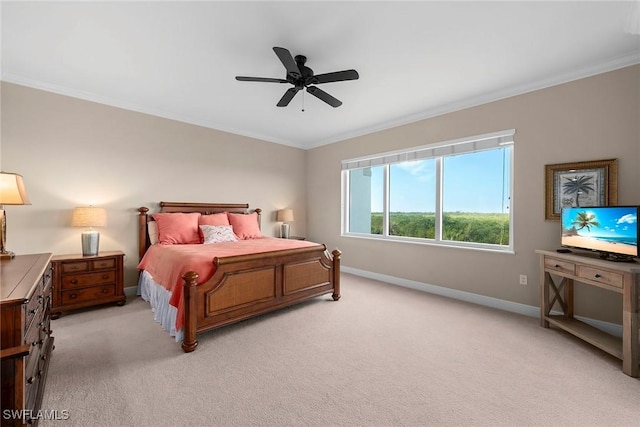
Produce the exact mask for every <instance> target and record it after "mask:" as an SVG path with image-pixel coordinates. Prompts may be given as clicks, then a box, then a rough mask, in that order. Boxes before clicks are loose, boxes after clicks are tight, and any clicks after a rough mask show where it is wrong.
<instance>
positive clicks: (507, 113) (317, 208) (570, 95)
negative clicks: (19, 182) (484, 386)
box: [0, 66, 640, 323]
mask: <svg viewBox="0 0 640 427" xmlns="http://www.w3.org/2000/svg"><path fill="white" fill-rule="evenodd" d="M638 82H640V66H634V67H629V68H625V69H622V70H618V71H614V72H610V73H606V74H602V75H599V76H595V77H591V78H587V79H582V80H579V81H575V82H571V83H567V84H564V85H561V86H556V87H553V88H549V89H544V90H540V91H536V92H532V93H528V94H525V95H521V96H517V97H513V98H509V99H505V100H502V101H497V102H493V103H490V104H485V105H482V106H478V107H474V108H470V109H467V110H463V111H458V112H455V113H451V114H446V115H443V116H440V117H436V118H432V119H428V120H423V121H420V122H416V123H413V124H409V125H405V126H401V127H397V128H394V129H389V130H386V131H381V132H377V133H374V134H370V135H366V136H362V137H358V138H353V139H350V140H346V141H342V142H339V143H335V144H330V145H327V146H323V147H319V148H316V149H313V150H309V151H304V150H299V149H295V148H291V147H286V146H282V145H278V144H272V143H268V142H264V141H260V140H256V139H251V138H246V137H242V136H238V135H233V134H229V133H225V132H220V131H216V130H211V129H206V128H202V127H198V126H193V125H189V124H185V123H181V122H177V121H172V120H167V119H163V118H158V117H153V116H149V115H145V114H140V113H135V112H131V111H126V110H122V109H118V108H113V107H108V106H104V105H100V104H96V103H92V102H87V101H82V100H78V99H74V98H69V97H65V96H61V95H57V94H53V93H48V92H43V91H39V90H35V89H30V88H26V87H21V86H17V85H13V84H8V83H2V94H1V95H2V105H1V107H2V110H1V113H2V132H1V136H2V141H1V146H0V165H1V167H2V170H5V171H13V172H18V173H21V174H23V175H24V177H25V183H26V185H27V190H28V192H29V196H30V198H31V202H32V205H31V206H7V207H6V208H7V216H8V247H9V249H11V250H13V251H15V252H17V253H29V252H30V253H33V252H53V253H56V254H63V253H77V252H79V251H80V230H78V229H74V228H72V227H70V225H69V222H70V216H71V210H72V209H73V207H74V206H78V205H86V204H89V203H92V204H96V205H102V206H105V207H107V209H108V215H109V224H108V227H107V228H104V229H102V230H101V232H102V234H101V236H102V237H101V248H102V249H104V250H115V249H121V250H123V251H124V252H125V253H126V254H127V259H126V266H127V275H126V286H135V283H136V265H137V256H136V254H137V247H136V237H135V236H136V209H137V208H138V207H139V206H149V207H151V208H152V209H153V208H156V205H155V204H156V203H157V202H159V201H161V200H166V201H206V202H238V203H244V202H247V203H250V204H251V206H252V207H261V208H263V209H264V212H265V216H264V218H263V230H264V231H265V233H266V234H270V235H277V223H275V222H274V219H275V210H277V209H279V208H282V207H292V208H293V209H295V214H296V221H295V222H294V223H293V224H292V227H293V229H292V233H293V234H302V235H304V234H306V235H307V236H309V237H310V238H311V239H313V240H315V241H320V242H324V243H326V244H327V246H328V247H329V248H334V247H338V248H340V249H341V250H342V251H343V265H345V266H346V267H351V268H355V269H360V270H366V271H370V272H373V273H378V274H383V275H388V276H393V277H397V278H401V279H409V280H413V281H417V282H420V283H425V284H431V285H437V286H441V287H446V288H451V289H455V290H461V291H466V292H471V293H474V294H479V295H485V296H489V297H494V298H498V299H502V300H507V301H512V302H516V303H522V304H527V305H530V306H537V305H538V304H539V302H538V279H539V276H538V270H537V258H536V256H535V254H534V251H535V249H537V248H550V249H553V248H556V247H557V246H558V244H559V239H558V232H559V230H558V228H559V223H558V222H555V221H545V220H544V165H545V164H550V163H564V162H575V161H583V160H596V159H606V158H617V159H618V160H619V168H620V177H619V202H620V204H637V203H640V186H639V185H638V184H637V183H638V182H640V167H639V165H640V125H639V124H638V123H639V122H640V120H639V118H640V106H639V103H640V102H639V99H640V88H639V83H638ZM511 128H515V129H516V136H515V139H516V143H515V179H514V181H515V182H514V187H515V197H514V200H513V203H512V208H513V211H514V218H515V219H514V230H515V232H514V238H515V250H516V254H515V255H508V254H498V253H488V252H482V251H476V250H469V249H456V248H443V247H435V246H423V245H415V244H402V243H394V242H379V241H373V240H362V239H354V238H345V237H341V236H340V202H341V200H340V161H341V160H343V159H348V158H353V157H359V156H364V155H367V154H373V153H379V152H385V151H390V150H395V149H400V148H406V147H413V146H418V145H424V144H428V143H433V142H439V141H446V140H450V139H456V138H460V137H465V136H471V135H478V134H483V133H489V132H494V131H498V130H504V129H511ZM283 165H286V167H283ZM520 274H526V275H528V276H529V285H527V286H522V285H519V281H518V277H519V275H520ZM343 294H344V295H345V296H346V295H348V289H344V290H343ZM577 304H578V309H577V311H578V314H582V315H585V316H588V317H594V318H599V319H601V320H605V321H611V322H616V323H620V307H621V305H620V301H619V298H617V296H616V295H609V294H608V293H606V292H604V291H599V290H591V289H582V288H578V292H577Z"/></svg>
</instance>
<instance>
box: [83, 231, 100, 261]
mask: <svg viewBox="0 0 640 427" xmlns="http://www.w3.org/2000/svg"><path fill="white" fill-rule="evenodd" d="M99 245H100V233H98V232H97V231H84V232H82V256H96V255H98V247H99Z"/></svg>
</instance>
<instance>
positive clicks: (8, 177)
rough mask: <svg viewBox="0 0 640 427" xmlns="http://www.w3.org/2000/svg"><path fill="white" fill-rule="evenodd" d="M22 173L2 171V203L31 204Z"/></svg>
mask: <svg viewBox="0 0 640 427" xmlns="http://www.w3.org/2000/svg"><path fill="white" fill-rule="evenodd" d="M30 204H31V202H29V197H27V191H26V190H25V188H24V183H23V182H22V175H19V174H17V173H11V172H0V205H30Z"/></svg>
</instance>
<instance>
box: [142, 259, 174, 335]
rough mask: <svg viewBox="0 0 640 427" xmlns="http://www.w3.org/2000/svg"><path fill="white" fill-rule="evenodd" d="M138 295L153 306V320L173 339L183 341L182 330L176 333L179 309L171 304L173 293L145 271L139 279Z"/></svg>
mask: <svg viewBox="0 0 640 427" xmlns="http://www.w3.org/2000/svg"><path fill="white" fill-rule="evenodd" d="M138 295H140V297H141V298H142V299H143V300H145V301H147V302H148V303H149V304H150V305H151V311H153V319H154V320H155V321H156V322H158V323H160V325H162V328H163V329H164V330H165V331H168V332H169V334H170V335H171V336H172V337H175V338H176V341H177V342H180V341H182V338H183V331H182V329H180V330H179V331H176V316H177V315H178V309H177V308H176V307H174V306H172V305H171V304H169V298H170V297H171V293H170V292H169V291H168V290H166V289H165V288H164V286H162V285H159V284H157V283H156V282H154V281H153V277H151V274H149V273H148V272H146V271H143V272H142V274H141V275H140V279H138Z"/></svg>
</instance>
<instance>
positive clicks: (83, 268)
mask: <svg viewBox="0 0 640 427" xmlns="http://www.w3.org/2000/svg"><path fill="white" fill-rule="evenodd" d="M51 263H52V265H53V289H54V291H53V308H52V309H51V313H52V316H51V317H52V318H53V319H57V318H58V317H60V315H61V313H62V312H63V311H69V310H76V309H79V308H85V307H92V306H95V305H101V304H108V303H114V302H115V303H117V304H118V305H124V304H125V302H126V300H127V299H126V296H125V294H124V267H123V265H124V253H122V252H121V251H112V252H100V253H99V254H98V255H96V256H82V255H80V254H78V255H56V256H54V257H53V258H52V261H51Z"/></svg>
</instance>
